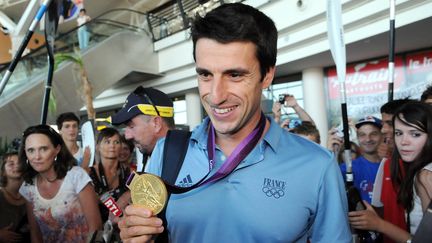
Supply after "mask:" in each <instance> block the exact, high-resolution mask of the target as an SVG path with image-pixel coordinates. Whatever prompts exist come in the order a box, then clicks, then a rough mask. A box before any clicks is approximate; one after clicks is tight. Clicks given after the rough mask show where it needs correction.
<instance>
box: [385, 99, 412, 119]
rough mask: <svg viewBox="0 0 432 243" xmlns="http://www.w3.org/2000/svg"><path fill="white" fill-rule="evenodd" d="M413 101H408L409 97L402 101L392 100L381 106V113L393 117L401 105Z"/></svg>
mask: <svg viewBox="0 0 432 243" xmlns="http://www.w3.org/2000/svg"><path fill="white" fill-rule="evenodd" d="M410 101H413V99H410V98H409V97H407V98H403V99H398V100H392V101H389V102H387V103H385V104H384V105H383V106H381V109H380V111H381V113H387V114H391V115H394V114H395V112H396V110H397V109H398V108H399V107H401V106H402V105H404V104H406V103H408V102H410Z"/></svg>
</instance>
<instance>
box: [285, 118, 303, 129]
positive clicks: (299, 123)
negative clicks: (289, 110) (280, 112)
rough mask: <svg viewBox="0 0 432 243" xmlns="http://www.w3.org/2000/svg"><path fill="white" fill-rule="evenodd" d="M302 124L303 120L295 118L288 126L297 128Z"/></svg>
mask: <svg viewBox="0 0 432 243" xmlns="http://www.w3.org/2000/svg"><path fill="white" fill-rule="evenodd" d="M301 124H302V120H300V119H297V118H294V119H291V120H290V122H289V124H288V128H296V127H298V126H300V125H301Z"/></svg>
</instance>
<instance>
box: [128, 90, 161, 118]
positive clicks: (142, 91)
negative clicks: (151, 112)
mask: <svg viewBox="0 0 432 243" xmlns="http://www.w3.org/2000/svg"><path fill="white" fill-rule="evenodd" d="M134 94H135V95H137V96H140V97H144V99H146V100H147V102H148V103H149V104H150V105H151V106H153V108H154V109H155V111H156V113H157V115H158V116H161V115H160V114H159V110H158V109H157V108H156V105H155V104H154V102H153V100H152V99H151V98H150V96H149V95H148V94H147V92H146V90H145V89H144V88H143V87H138V88H137V89H136V90H135V91H134Z"/></svg>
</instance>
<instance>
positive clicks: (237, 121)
mask: <svg viewBox="0 0 432 243" xmlns="http://www.w3.org/2000/svg"><path fill="white" fill-rule="evenodd" d="M255 52H256V47H255V45H254V44H252V43H250V42H231V43H228V44H221V43H219V42H216V41H214V40H211V39H207V38H201V39H199V40H198V41H197V43H196V71H197V75H198V88H199V93H200V97H201V102H202V104H203V106H204V109H205V110H206V112H207V114H208V115H209V117H210V119H211V121H212V124H213V126H214V127H215V130H216V132H217V133H218V134H224V135H230V136H231V135H235V134H236V135H238V136H239V137H242V136H243V135H244V134H249V133H250V131H251V130H253V129H254V128H255V126H256V124H257V122H258V120H259V118H260V114H261V107H260V104H261V92H262V89H264V88H267V87H268V86H269V85H270V84H271V82H272V80H273V75H274V68H272V69H271V70H270V71H269V72H267V73H266V74H265V76H264V79H263V81H262V82H261V80H262V77H261V74H260V64H259V62H258V59H257V58H256V56H255Z"/></svg>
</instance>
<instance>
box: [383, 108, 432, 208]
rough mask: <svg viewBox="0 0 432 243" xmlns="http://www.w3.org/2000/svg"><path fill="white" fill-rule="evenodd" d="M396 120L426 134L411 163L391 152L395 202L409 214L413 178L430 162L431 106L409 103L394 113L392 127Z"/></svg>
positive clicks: (397, 153) (431, 135)
mask: <svg viewBox="0 0 432 243" xmlns="http://www.w3.org/2000/svg"><path fill="white" fill-rule="evenodd" d="M396 119H397V120H399V121H400V122H402V123H403V124H405V125H407V126H410V127H413V128H415V129H419V130H420V131H422V132H425V133H426V134H427V140H426V143H425V145H424V146H423V148H422V150H421V152H420V154H419V155H418V156H417V158H415V159H414V161H412V162H409V163H408V162H404V161H402V158H401V156H400V154H399V151H398V149H397V148H395V149H394V150H393V155H392V161H391V165H390V170H391V178H392V181H393V184H394V185H396V186H397V188H398V192H397V200H398V203H399V204H401V205H402V206H403V207H404V208H405V209H406V211H407V212H410V211H411V210H412V209H413V207H414V200H413V197H414V191H413V188H414V178H415V176H416V175H417V174H418V172H419V171H420V170H421V169H422V168H423V167H425V166H426V165H427V164H429V163H431V162H432V153H431V151H432V106H430V105H428V104H425V103H422V102H419V101H413V102H409V103H407V104H405V105H403V106H401V107H400V108H399V109H398V110H397V111H396V113H395V114H394V116H393V125H394V124H395V120H396ZM394 130H395V129H394ZM393 137H394V132H393Z"/></svg>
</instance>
